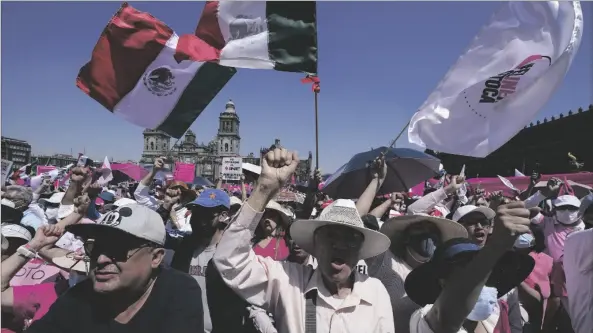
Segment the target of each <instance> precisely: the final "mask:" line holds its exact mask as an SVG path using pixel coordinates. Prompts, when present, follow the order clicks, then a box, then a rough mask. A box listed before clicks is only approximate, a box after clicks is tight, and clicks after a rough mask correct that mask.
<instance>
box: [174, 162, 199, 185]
mask: <svg viewBox="0 0 593 333" xmlns="http://www.w3.org/2000/svg"><path fill="white" fill-rule="evenodd" d="M195 174H196V166H195V165H194V164H189V163H181V162H176V163H175V172H174V173H173V177H174V179H175V180H180V181H182V182H186V183H193V181H194V177H195Z"/></svg>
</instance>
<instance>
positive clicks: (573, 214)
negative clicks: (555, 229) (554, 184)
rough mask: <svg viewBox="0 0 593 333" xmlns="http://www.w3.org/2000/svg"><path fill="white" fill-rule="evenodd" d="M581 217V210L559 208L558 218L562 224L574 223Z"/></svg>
mask: <svg viewBox="0 0 593 333" xmlns="http://www.w3.org/2000/svg"><path fill="white" fill-rule="evenodd" d="M578 219H579V211H578V210H575V211H571V210H557V211H556V220H558V222H560V223H562V224H573V223H575V222H576V221H577V220H578Z"/></svg>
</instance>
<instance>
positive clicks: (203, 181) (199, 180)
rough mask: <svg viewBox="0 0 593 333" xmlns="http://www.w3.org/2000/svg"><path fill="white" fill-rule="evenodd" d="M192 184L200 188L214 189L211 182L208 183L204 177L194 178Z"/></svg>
mask: <svg viewBox="0 0 593 333" xmlns="http://www.w3.org/2000/svg"><path fill="white" fill-rule="evenodd" d="M192 184H193V185H198V186H202V187H214V184H212V182H211V181H209V180H208V179H206V178H204V177H199V176H198V177H196V178H194V181H193V182H192Z"/></svg>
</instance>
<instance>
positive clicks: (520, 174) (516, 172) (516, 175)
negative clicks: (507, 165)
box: [515, 169, 525, 177]
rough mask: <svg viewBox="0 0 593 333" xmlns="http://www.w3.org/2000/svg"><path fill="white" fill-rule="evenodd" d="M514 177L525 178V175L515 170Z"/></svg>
mask: <svg viewBox="0 0 593 333" xmlns="http://www.w3.org/2000/svg"><path fill="white" fill-rule="evenodd" d="M515 177H525V175H524V174H523V172H521V171H519V170H517V169H515Z"/></svg>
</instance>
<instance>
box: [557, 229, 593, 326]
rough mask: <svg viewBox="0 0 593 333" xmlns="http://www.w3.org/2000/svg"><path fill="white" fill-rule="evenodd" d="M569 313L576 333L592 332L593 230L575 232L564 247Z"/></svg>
mask: <svg viewBox="0 0 593 333" xmlns="http://www.w3.org/2000/svg"><path fill="white" fill-rule="evenodd" d="M563 262H564V274H565V275H566V292H567V293H568V312H569V315H570V320H571V322H572V328H573V329H574V331H575V333H591V332H593V229H588V230H584V231H579V232H575V233H572V234H570V235H569V236H568V238H567V239H566V244H565V245H564V261H563Z"/></svg>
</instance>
